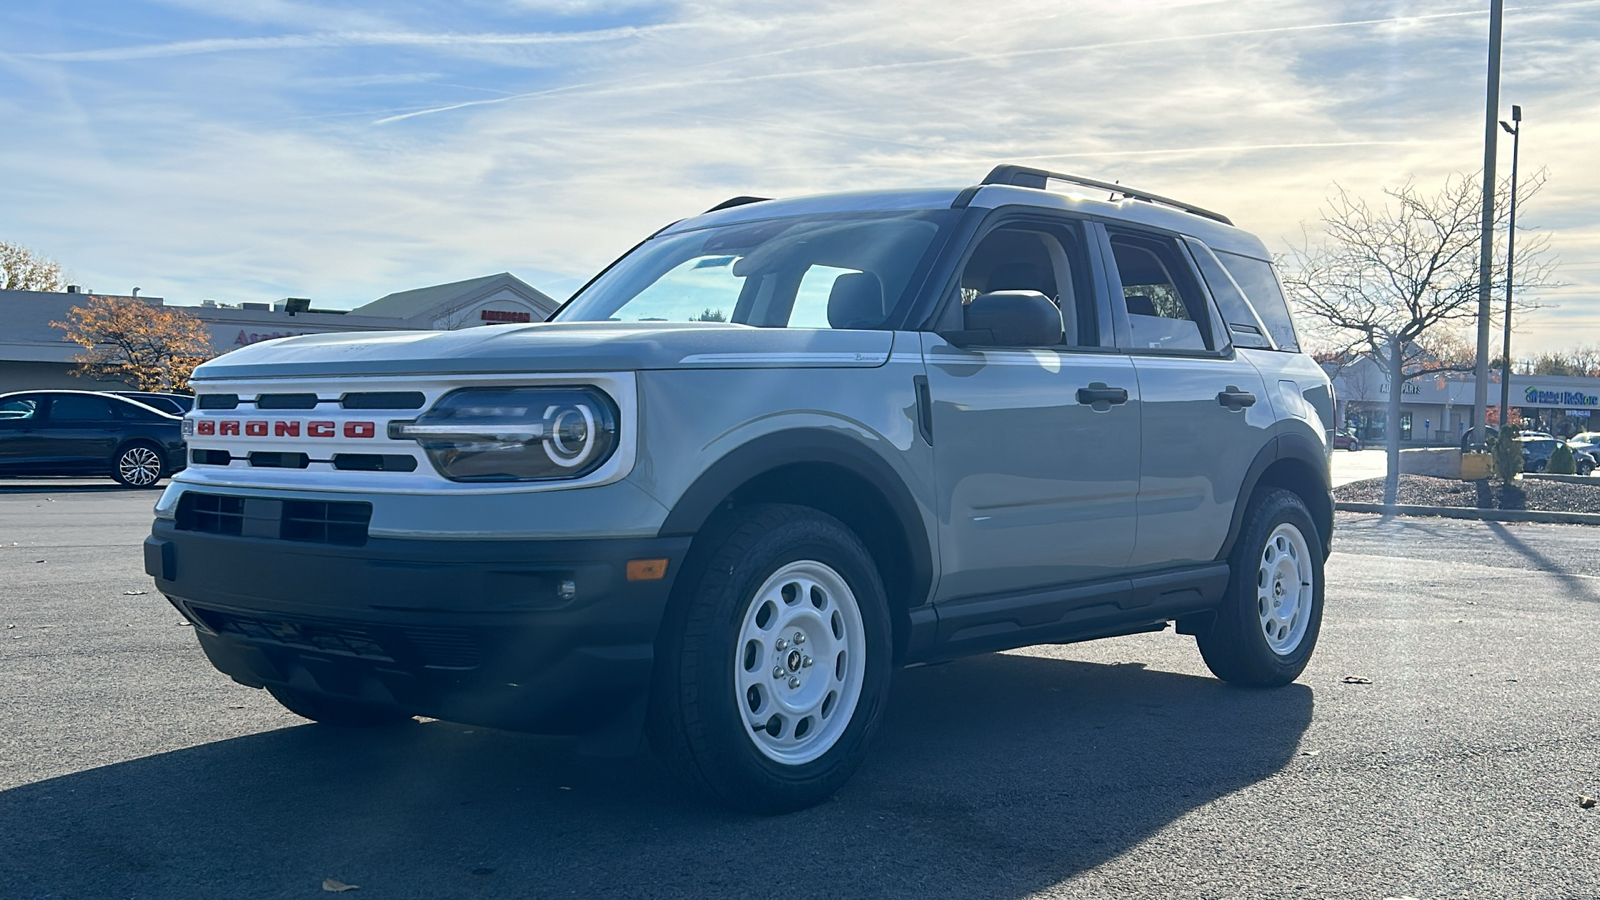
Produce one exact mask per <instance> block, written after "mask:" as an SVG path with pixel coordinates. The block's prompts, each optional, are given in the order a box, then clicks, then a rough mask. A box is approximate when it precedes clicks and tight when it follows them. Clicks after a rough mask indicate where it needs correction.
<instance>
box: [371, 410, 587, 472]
mask: <svg viewBox="0 0 1600 900" xmlns="http://www.w3.org/2000/svg"><path fill="white" fill-rule="evenodd" d="M389 436H390V437H391V438H395V439H398V440H414V441H416V442H417V443H419V444H421V445H422V448H423V449H424V450H426V451H427V453H428V458H429V459H431V460H432V461H433V464H434V467H435V468H436V469H438V470H439V473H440V474H441V475H444V476H445V477H446V478H449V479H451V480H454V481H550V480H555V479H570V478H582V477H583V476H584V475H587V474H589V473H590V472H593V471H594V470H595V469H597V468H599V467H600V466H602V465H604V464H605V461H606V460H607V459H609V458H610V457H611V454H612V453H613V452H614V451H615V450H616V448H617V410H616V406H615V405H614V404H613V403H612V402H611V398H610V397H607V396H606V395H605V394H604V393H603V392H601V391H599V390H598V389H595V388H588V387H557V388H543V387H540V388H532V387H530V388H466V389H464V390H459V391H455V392H453V393H450V394H446V395H445V396H444V397H442V398H440V400H439V402H438V403H436V404H434V406H433V408H432V409H430V410H428V411H427V412H426V413H424V414H422V415H421V416H418V417H417V419H416V420H415V421H411V422H391V423H390V425H389Z"/></svg>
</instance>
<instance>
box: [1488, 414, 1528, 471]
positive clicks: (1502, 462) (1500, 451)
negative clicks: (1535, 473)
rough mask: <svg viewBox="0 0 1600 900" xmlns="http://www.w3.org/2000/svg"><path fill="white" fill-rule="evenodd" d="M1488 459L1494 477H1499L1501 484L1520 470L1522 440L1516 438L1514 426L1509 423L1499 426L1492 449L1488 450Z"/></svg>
mask: <svg viewBox="0 0 1600 900" xmlns="http://www.w3.org/2000/svg"><path fill="white" fill-rule="evenodd" d="M1489 460H1490V465H1491V466H1492V467H1493V470H1494V477H1496V478H1498V479H1500V483H1501V484H1510V483H1511V482H1512V480H1513V479H1515V478H1516V477H1517V474H1518V473H1520V472H1521V471H1522V441H1521V440H1519V439H1518V438H1517V430H1516V429H1515V428H1513V427H1512V426H1510V425H1502V426H1500V433H1499V434H1497V435H1495V439H1494V449H1493V450H1492V451H1490V457H1489Z"/></svg>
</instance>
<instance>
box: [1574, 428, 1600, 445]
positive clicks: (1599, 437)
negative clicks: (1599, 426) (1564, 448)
mask: <svg viewBox="0 0 1600 900" xmlns="http://www.w3.org/2000/svg"><path fill="white" fill-rule="evenodd" d="M1567 443H1569V444H1592V445H1597V446H1600V431H1580V432H1578V433H1577V434H1575V435H1573V436H1572V437H1569V438H1567Z"/></svg>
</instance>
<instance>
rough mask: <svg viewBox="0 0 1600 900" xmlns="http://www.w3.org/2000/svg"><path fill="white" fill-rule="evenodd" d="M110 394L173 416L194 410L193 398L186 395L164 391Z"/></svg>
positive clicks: (115, 392)
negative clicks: (135, 401)
mask: <svg viewBox="0 0 1600 900" xmlns="http://www.w3.org/2000/svg"><path fill="white" fill-rule="evenodd" d="M110 393H113V394H116V395H117V396H118V397H127V398H128V399H129V400H137V401H139V402H140V403H143V404H144V405H145V406H150V407H154V408H155V409H159V410H161V411H162V412H165V413H172V414H173V415H175V416H181V415H183V414H184V413H186V412H188V411H189V410H191V409H194V398H193V397H191V396H189V395H188V394H172V393H168V392H166V391H111V392H110Z"/></svg>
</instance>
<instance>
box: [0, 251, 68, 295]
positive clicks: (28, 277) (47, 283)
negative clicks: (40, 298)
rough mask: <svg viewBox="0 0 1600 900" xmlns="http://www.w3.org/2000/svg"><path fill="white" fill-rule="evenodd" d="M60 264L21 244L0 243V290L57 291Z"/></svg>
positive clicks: (59, 288)
mask: <svg viewBox="0 0 1600 900" xmlns="http://www.w3.org/2000/svg"><path fill="white" fill-rule="evenodd" d="M61 287H62V285H61V264H60V263H58V262H56V261H55V260H53V259H49V258H48V257H45V256H41V255H39V254H38V253H35V252H33V251H32V250H29V249H28V248H27V247H24V246H22V245H21V244H9V243H6V242H5V241H0V290H7V291H59V290H61Z"/></svg>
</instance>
